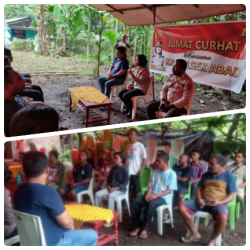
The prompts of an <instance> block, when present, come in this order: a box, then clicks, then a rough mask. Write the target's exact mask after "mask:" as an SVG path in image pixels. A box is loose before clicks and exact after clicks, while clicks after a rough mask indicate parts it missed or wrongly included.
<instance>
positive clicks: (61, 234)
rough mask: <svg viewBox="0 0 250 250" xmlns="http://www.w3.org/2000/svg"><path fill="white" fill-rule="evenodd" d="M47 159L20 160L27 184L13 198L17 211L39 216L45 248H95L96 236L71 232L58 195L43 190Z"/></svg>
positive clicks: (36, 155)
mask: <svg viewBox="0 0 250 250" xmlns="http://www.w3.org/2000/svg"><path fill="white" fill-rule="evenodd" d="M48 164H49V162H48V159H47V157H46V156H45V154H43V153H41V152H35V151H34V152H28V153H26V154H24V157H23V170H24V173H25V176H26V178H27V183H26V184H24V185H22V186H20V187H19V189H18V190H17V192H16V195H15V197H14V204H15V209H16V210H17V211H20V212H23V213H28V214H32V215H35V216H39V217H40V218H41V221H42V226H43V229H44V234H45V240H46V245H47V246H94V245H96V242H97V234H96V232H95V231H94V230H92V229H85V230H74V222H73V220H72V218H71V217H70V216H69V214H68V213H67V211H66V210H65V207H64V205H63V202H62V200H61V197H60V195H59V194H58V192H57V191H56V190H55V189H53V188H52V187H49V186H46V180H47V177H48V173H49V170H48Z"/></svg>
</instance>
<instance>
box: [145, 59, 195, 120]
mask: <svg viewBox="0 0 250 250" xmlns="http://www.w3.org/2000/svg"><path fill="white" fill-rule="evenodd" d="M186 68H187V62H186V61H185V60H183V59H178V60H176V64H175V65H174V67H173V74H172V75H169V77H168V79H167V81H166V83H165V84H164V85H163V88H162V91H161V100H159V101H152V102H150V103H149V104H148V106H147V116H148V119H149V120H151V119H156V114H155V112H157V111H159V110H161V111H163V112H165V113H166V116H165V117H176V116H181V115H184V114H187V110H188V106H189V102H190V98H191V97H192V96H193V94H194V91H195V86H194V83H193V80H192V79H191V78H190V77H189V76H188V75H187V74H186Z"/></svg>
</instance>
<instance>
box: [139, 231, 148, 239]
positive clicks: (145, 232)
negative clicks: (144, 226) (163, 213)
mask: <svg viewBox="0 0 250 250" xmlns="http://www.w3.org/2000/svg"><path fill="white" fill-rule="evenodd" d="M147 238H148V232H147V230H142V231H141V233H140V239H147Z"/></svg>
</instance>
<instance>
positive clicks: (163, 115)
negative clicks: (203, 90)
mask: <svg viewBox="0 0 250 250" xmlns="http://www.w3.org/2000/svg"><path fill="white" fill-rule="evenodd" d="M193 100H194V93H193V94H192V96H191V98H190V101H189V103H188V109H187V114H186V115H190V113H191V106H192V103H193ZM155 114H156V116H159V117H161V118H165V116H166V114H167V113H166V112H163V111H157V112H155ZM186 115H181V116H186Z"/></svg>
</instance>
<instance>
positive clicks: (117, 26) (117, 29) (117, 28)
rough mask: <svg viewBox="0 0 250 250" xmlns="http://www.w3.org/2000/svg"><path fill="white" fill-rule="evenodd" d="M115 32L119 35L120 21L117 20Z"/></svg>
mask: <svg viewBox="0 0 250 250" xmlns="http://www.w3.org/2000/svg"><path fill="white" fill-rule="evenodd" d="M115 25H116V26H115V32H116V33H118V32H119V20H118V19H116V22H115Z"/></svg>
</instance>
